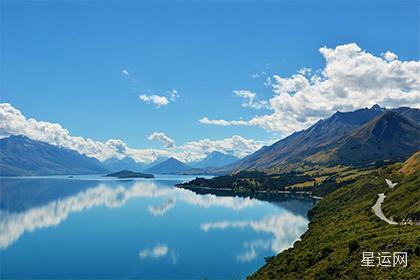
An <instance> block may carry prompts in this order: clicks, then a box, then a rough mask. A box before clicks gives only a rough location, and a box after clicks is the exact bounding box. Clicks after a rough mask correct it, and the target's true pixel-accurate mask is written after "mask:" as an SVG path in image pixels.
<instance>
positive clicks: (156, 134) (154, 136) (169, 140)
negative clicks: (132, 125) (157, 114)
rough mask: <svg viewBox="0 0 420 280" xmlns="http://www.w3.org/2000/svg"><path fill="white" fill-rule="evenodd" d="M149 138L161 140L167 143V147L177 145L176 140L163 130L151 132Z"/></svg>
mask: <svg viewBox="0 0 420 280" xmlns="http://www.w3.org/2000/svg"><path fill="white" fill-rule="evenodd" d="M147 139H149V140H150V141H159V142H161V143H163V144H164V145H165V147H166V148H173V147H174V146H175V140H174V139H172V138H170V137H168V136H167V135H166V134H165V133H163V132H153V133H152V134H150V135H149V136H148V137H147Z"/></svg>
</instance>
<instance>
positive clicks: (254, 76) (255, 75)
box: [251, 73, 260, 79]
mask: <svg viewBox="0 0 420 280" xmlns="http://www.w3.org/2000/svg"><path fill="white" fill-rule="evenodd" d="M259 76H260V74H258V73H254V74H251V78H253V79H256V78H258V77H259Z"/></svg>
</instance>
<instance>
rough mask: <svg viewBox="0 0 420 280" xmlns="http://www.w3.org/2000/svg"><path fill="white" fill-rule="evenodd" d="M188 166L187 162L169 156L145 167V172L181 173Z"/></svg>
mask: <svg viewBox="0 0 420 280" xmlns="http://www.w3.org/2000/svg"><path fill="white" fill-rule="evenodd" d="M190 168H191V167H190V166H188V165H187V164H185V163H183V162H181V161H179V160H177V159H175V158H172V157H171V158H168V159H167V160H165V161H163V162H161V163H158V164H156V165H154V166H152V167H150V168H148V169H146V170H145V172H147V173H152V174H183V173H184V172H185V171H187V170H188V169H190Z"/></svg>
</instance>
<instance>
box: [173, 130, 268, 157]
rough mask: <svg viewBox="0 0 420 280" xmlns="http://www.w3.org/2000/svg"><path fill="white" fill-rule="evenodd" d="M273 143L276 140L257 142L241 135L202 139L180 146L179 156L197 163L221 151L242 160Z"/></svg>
mask: <svg viewBox="0 0 420 280" xmlns="http://www.w3.org/2000/svg"><path fill="white" fill-rule="evenodd" d="M273 142H274V140H272V141H256V140H253V139H246V138H243V137H241V136H239V135H234V136H232V137H228V138H224V139H220V140H210V139H200V140H197V141H192V142H187V143H186V144H184V145H182V146H179V147H178V149H179V153H178V155H179V156H181V157H182V158H189V159H190V161H196V160H199V159H202V158H204V157H205V156H206V155H208V154H210V153H211V152H214V151H219V152H223V153H225V154H232V155H234V156H236V157H239V158H242V157H244V156H246V155H248V154H250V153H253V152H255V151H256V150H258V149H260V148H261V147H262V146H264V145H269V144H272V143H273Z"/></svg>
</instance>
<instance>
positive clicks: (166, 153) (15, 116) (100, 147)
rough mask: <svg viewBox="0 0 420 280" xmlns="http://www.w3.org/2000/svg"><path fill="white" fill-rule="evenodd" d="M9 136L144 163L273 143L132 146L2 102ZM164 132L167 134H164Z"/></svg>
mask: <svg viewBox="0 0 420 280" xmlns="http://www.w3.org/2000/svg"><path fill="white" fill-rule="evenodd" d="M9 135H25V136H27V137H29V138H31V139H33V140H38V141H43V142H47V143H49V144H52V145H55V146H60V147H65V148H68V149H71V150H76V151H78V152H79V153H81V154H85V155H87V156H90V157H94V158H97V159H98V160H101V161H103V160H106V159H109V158H118V159H122V158H124V157H131V158H133V159H134V160H135V161H136V162H142V163H150V162H153V161H155V160H156V159H158V158H161V157H175V158H177V159H179V160H182V161H184V162H191V161H196V160H199V159H202V158H204V157H205V156H206V155H207V154H209V153H211V152H213V151H220V152H224V153H232V154H234V155H235V156H238V157H243V156H245V155H247V154H249V153H252V152H255V151H256V150H257V149H259V148H261V147H262V146H263V145H266V144H270V143H271V142H263V141H257V140H253V139H246V138H243V137H241V136H238V135H234V136H232V137H229V138H224V139H219V140H210V139H201V140H197V141H191V142H187V143H186V144H184V145H181V146H178V147H175V142H174V145H171V143H172V142H171V140H172V141H174V140H173V139H170V138H169V137H168V139H166V140H165V141H166V143H167V144H168V145H169V147H171V148H168V149H133V148H130V147H128V146H127V144H126V143H125V142H124V141H122V140H119V139H110V140H108V141H106V142H100V141H95V140H92V139H89V138H84V137H80V136H72V135H71V134H70V132H69V131H68V130H67V129H65V128H63V127H62V126H61V125H60V124H57V123H50V122H44V121H38V120H35V119H32V118H26V117H25V116H24V115H23V114H22V113H21V112H20V111H19V110H17V109H15V108H14V107H13V106H12V105H11V104H9V103H0V138H4V137H7V136H9ZM152 135H153V134H152ZM162 135H163V136H165V135H164V134H163V133H162ZM149 137H150V136H149ZM154 138H155V137H153V139H154Z"/></svg>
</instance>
